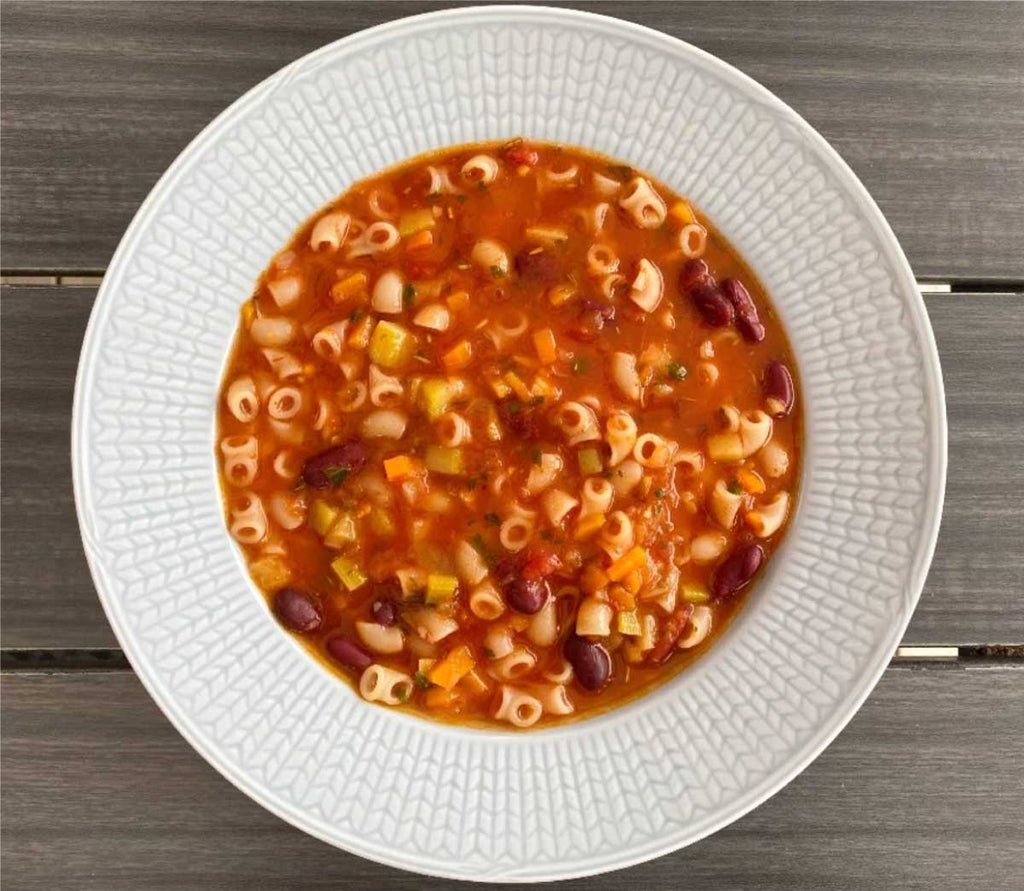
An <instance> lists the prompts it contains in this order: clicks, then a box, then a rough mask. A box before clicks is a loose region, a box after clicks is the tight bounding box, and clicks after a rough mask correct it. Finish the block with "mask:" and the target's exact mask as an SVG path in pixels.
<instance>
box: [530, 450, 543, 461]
mask: <svg viewBox="0 0 1024 891" xmlns="http://www.w3.org/2000/svg"><path fill="white" fill-rule="evenodd" d="M531 457H532V458H533V463H534V464H540V461H541V454H540V449H534V450H533V454H532V455H531Z"/></svg>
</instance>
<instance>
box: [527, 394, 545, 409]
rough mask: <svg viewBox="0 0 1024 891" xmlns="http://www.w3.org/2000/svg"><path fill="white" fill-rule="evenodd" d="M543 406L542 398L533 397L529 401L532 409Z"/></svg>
mask: <svg viewBox="0 0 1024 891" xmlns="http://www.w3.org/2000/svg"><path fill="white" fill-rule="evenodd" d="M543 404H544V397H543V396H534V397H533V399H531V400H530V405H532V406H534V407H536V406H538V405H543Z"/></svg>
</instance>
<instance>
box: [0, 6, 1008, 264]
mask: <svg viewBox="0 0 1024 891" xmlns="http://www.w3.org/2000/svg"><path fill="white" fill-rule="evenodd" d="M443 5H449V4H438V3H406V2H401V3H348V4H342V3H311V4H297V3H252V4H247V5H245V6H240V5H239V4H237V3H183V4H179V3H52V2H38V3H29V2H19V3H6V4H4V22H3V32H2V34H0V40H2V48H0V64H2V99H3V102H2V105H3V108H2V115H3V134H2V144H3V156H4V164H3V170H2V197H3V204H4V216H5V225H4V229H3V232H2V252H3V265H4V267H5V268H7V269H12V268H23V269H50V268H71V269H76V268H95V269H102V268H103V267H105V266H106V264H107V262H108V260H109V258H110V255H111V253H112V251H113V249H114V247H115V245H116V244H117V241H118V239H119V238H120V237H121V234H122V232H123V231H124V228H125V226H126V225H127V223H128V221H129V220H130V218H131V216H132V215H133V214H134V213H135V211H136V209H137V208H138V205H139V203H140V202H141V201H142V199H143V198H144V197H145V195H146V193H147V192H148V191H149V189H150V188H151V186H152V185H153V183H154V182H155V181H156V179H157V178H158V177H159V176H160V174H161V173H162V172H163V171H164V169H165V168H166V167H167V165H168V164H169V163H170V162H171V161H172V160H173V159H174V157H175V156H176V155H177V154H178V152H179V151H180V150H181V149H183V148H184V147H185V146H186V145H187V144H188V142H189V141H190V140H191V139H192V137H193V136H195V134H196V133H197V132H198V131H199V130H200V129H201V128H202V127H203V126H204V125H205V124H206V123H207V122H209V121H210V120H211V119H212V118H213V117H214V116H215V115H216V114H217V113H218V112H220V111H221V110H222V109H224V108H225V107H226V106H227V105H228V104H230V103H231V102H232V101H233V100H234V99H236V98H237V97H238V96H240V95H241V94H242V93H243V92H244V91H245V90H246V89H248V88H249V87H251V86H253V85H255V84H256V83H258V82H259V81H260V80H262V79H263V78H265V77H267V76H268V75H270V74H272V73H273V72H274V71H276V70H277V69H278V68H280V67H281V66H282V65H284V64H285V63H287V62H290V61H292V60H293V59H295V58H297V57H299V56H301V55H302V54H304V53H306V52H308V51H310V50H312V49H314V48H316V47H318V46H321V45H323V44H325V43H327V42H329V41H331V40H334V39H336V38H339V37H343V36H345V35H347V34H350V33H352V32H354V31H357V30H360V29H362V28H366V27H368V26H371V25H375V24H378V23H380V22H383V21H387V20H391V19H395V18H399V17H401V16H405V15H409V14H412V13H417V12H424V11H427V10H431V9H437V8H440V7H441V6H443ZM570 5H580V6H582V7H585V8H588V9H593V10H596V11H598V12H603V13H606V14H608V15H614V16H620V17H622V18H627V19H630V20H633V21H636V22H639V23H641V24H645V25H649V26H651V27H654V28H658V29H660V30H663V31H666V32H668V33H670V34H673V35H676V36H678V37H681V38H683V39H684V40H688V41H690V42H692V43H694V44H696V45H697V46H699V47H702V48H704V49H706V50H709V51H710V52H712V53H714V54H715V55H718V56H720V57H721V58H723V59H725V60H726V61H728V62H731V63H733V64H734V65H736V66H737V67H739V68H740V69H741V70H743V71H745V72H746V73H748V74H750V75H751V76H753V77H754V78H755V79H757V80H759V81H760V82H761V83H763V84H764V85H765V86H767V87H768V88H769V89H771V90H773V91H774V92H775V93H776V94H777V95H779V96H780V97H782V98H783V99H784V100H785V101H787V102H788V103H790V104H791V105H792V106H793V107H794V108H795V109H796V110H797V111H798V112H799V113H800V114H802V115H803V116H804V117H805V118H807V120H808V121H810V123H811V124H813V125H814V126H815V127H817V128H818V130H819V131H820V132H821V133H822V134H824V136H825V137H826V138H827V139H828V140H829V141H830V142H831V143H832V144H833V145H834V146H835V147H836V148H837V149H838V150H839V152H840V153H841V154H842V155H843V157H845V158H846V160H847V161H848V162H849V163H850V165H851V166H852V167H853V168H854V170H855V171H856V172H857V173H858V174H859V176H860V177H861V178H862V179H863V181H864V183H865V184H866V185H867V187H868V189H869V190H870V191H871V193H872V195H874V197H875V198H876V200H877V201H878V203H879V204H880V206H881V208H882V210H883V211H884V213H885V214H886V216H887V217H888V219H889V221H890V222H891V223H892V225H893V228H894V229H895V230H896V234H897V235H898V236H899V238H900V241H901V242H902V244H903V247H904V249H905V250H906V252H907V255H908V256H909V258H910V261H911V264H912V265H913V267H914V270H915V272H916V274H917V275H919V276H938V277H947V276H962V277H963V276H967V277H971V278H987V277H1004V278H1016V279H1019V278H1021V277H1022V276H1024V271H1022V263H1021V257H1022V256H1024V157H1022V153H1021V151H1020V146H1021V145H1022V144H1024V53H1022V52H1021V47H1022V46H1024V4H1019V3H1018V4H1015V3H1008V4H993V3H984V4H975V3H940V4H927V3H902V4H898V3H887V4H873V3H872V4H866V5H863V4H858V3H840V4H824V3H821V4H817V3H816V4H804V3H796V4H792V3H769V4H753V5H751V4H746V3H722V4H718V3H713V4H701V3H630V4H624V3H604V4H601V3H590V4H570Z"/></svg>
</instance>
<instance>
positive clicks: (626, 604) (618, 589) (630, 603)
mask: <svg viewBox="0 0 1024 891" xmlns="http://www.w3.org/2000/svg"><path fill="white" fill-rule="evenodd" d="M608 599H609V600H610V601H611V604H612V606H613V607H614V608H615V609H616V610H626V611H627V612H628V611H630V610H634V609H636V598H635V597H634V596H633V595H632V593H630V592H629V591H627V590H626V589H625V588H623V587H622V585H612V586H611V588H609V589H608Z"/></svg>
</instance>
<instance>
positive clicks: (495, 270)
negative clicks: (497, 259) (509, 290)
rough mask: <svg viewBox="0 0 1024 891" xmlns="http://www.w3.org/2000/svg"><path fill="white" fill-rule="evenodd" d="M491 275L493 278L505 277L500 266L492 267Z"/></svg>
mask: <svg viewBox="0 0 1024 891" xmlns="http://www.w3.org/2000/svg"><path fill="white" fill-rule="evenodd" d="M491 275H492V276H493V277H494V278H504V277H505V270H504V269H502V268H501V267H500V266H492V267H491Z"/></svg>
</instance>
